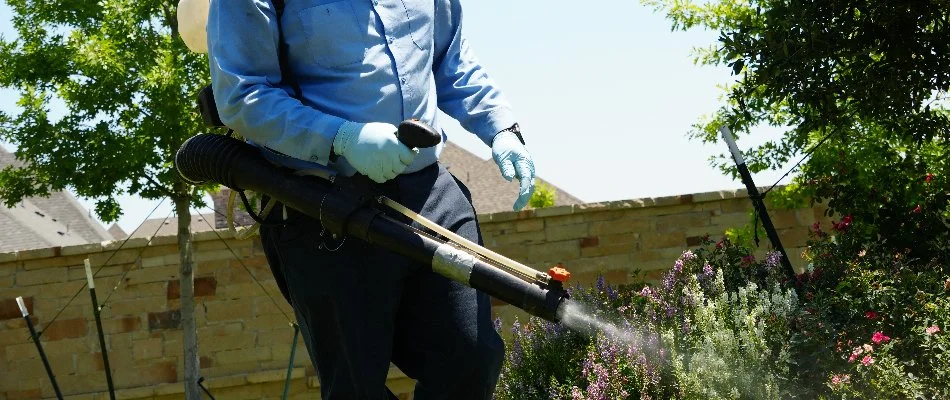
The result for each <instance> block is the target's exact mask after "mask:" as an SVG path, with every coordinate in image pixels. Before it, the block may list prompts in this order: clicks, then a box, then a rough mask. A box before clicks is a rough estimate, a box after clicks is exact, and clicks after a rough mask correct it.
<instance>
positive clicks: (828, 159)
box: [642, 0, 950, 256]
mask: <svg viewBox="0 0 950 400" xmlns="http://www.w3.org/2000/svg"><path fill="white" fill-rule="evenodd" d="M642 2H643V3H644V4H647V5H650V6H653V7H655V8H656V9H657V10H659V11H662V12H665V13H666V16H667V18H669V19H670V20H671V21H672V25H673V28H674V29H681V30H686V29H691V28H705V29H713V30H717V31H719V32H720V35H719V40H718V43H716V44H715V45H712V46H710V47H708V48H703V49H698V50H697V53H696V61H697V62H698V63H700V64H706V65H720V66H728V67H729V68H731V70H732V72H733V75H734V76H735V77H736V81H735V83H733V84H731V85H729V86H728V87H726V96H725V98H724V100H723V103H722V105H721V107H720V108H719V109H718V110H717V111H716V112H715V113H714V114H713V115H712V116H711V117H709V118H706V119H704V120H702V121H700V122H699V123H697V124H696V125H695V126H694V128H695V129H694V130H693V132H691V136H692V137H693V138H695V139H699V140H703V141H707V142H714V141H716V140H717V129H718V127H719V126H722V125H727V126H729V127H731V128H732V129H733V130H734V131H736V132H737V133H739V134H742V133H743V132H749V131H754V130H755V128H756V127H759V126H763V125H770V126H774V127H779V128H781V129H784V130H785V132H784V134H783V135H782V137H781V138H780V139H777V140H772V141H768V142H766V143H765V144H763V145H760V146H757V147H755V148H752V149H749V150H747V151H745V152H744V155H745V157H746V159H747V163H748V165H749V168H750V170H752V171H753V172H756V171H761V170H763V169H768V168H772V169H777V168H780V167H781V166H783V165H785V164H786V163H788V162H789V161H791V160H792V159H793V158H794V157H797V156H799V155H801V154H803V153H806V152H808V151H812V150H813V151H814V152H813V153H811V154H810V158H809V159H808V162H807V163H806V164H804V166H803V167H802V170H801V173H800V174H799V175H798V176H797V177H796V180H795V181H794V183H793V184H792V185H790V188H789V190H788V191H787V193H785V194H784V196H786V199H788V198H789V196H791V197H796V196H792V195H797V197H798V198H800V199H801V198H806V197H810V198H812V199H814V200H816V201H821V200H828V205H829V207H830V211H832V212H837V213H839V214H842V215H847V214H851V215H853V216H854V218H855V219H856V220H860V221H862V222H866V223H867V224H865V226H868V227H869V228H868V229H867V232H865V233H866V234H867V235H868V237H872V238H874V237H876V238H878V239H881V240H884V241H886V242H888V243H890V244H891V245H893V246H894V248H901V249H903V247H902V246H906V247H908V248H911V249H917V250H920V252H919V253H918V254H917V255H920V256H928V255H932V254H933V252H935V251H940V250H941V249H942V248H943V247H946V245H945V244H946V243H947V242H948V240H947V239H948V238H947V235H948V233H947V232H948V231H950V226H948V223H947V221H948V218H950V206H948V193H950V179H947V178H948V177H947V176H946V174H947V172H946V171H950V143H948V141H950V112H948V101H947V100H948V90H950V1H946V0H914V1H875V0H849V1H842V0H833V1H827V0H811V1H791V0H749V1H737V0H711V1H691V0H642ZM715 163H716V164H718V165H719V167H720V168H722V169H723V170H724V171H734V166H733V165H731V164H732V162H731V160H729V159H727V158H726V157H718V158H717V161H715ZM733 173H734V172H733ZM788 192H791V194H790V193H788ZM933 235H938V236H941V237H942V238H941V239H940V240H939V241H942V243H944V244H943V245H941V244H939V243H937V242H935V241H933V240H917V239H918V238H921V237H923V238H925V239H928V238H930V239H932V238H933V237H934V236H933Z"/></svg>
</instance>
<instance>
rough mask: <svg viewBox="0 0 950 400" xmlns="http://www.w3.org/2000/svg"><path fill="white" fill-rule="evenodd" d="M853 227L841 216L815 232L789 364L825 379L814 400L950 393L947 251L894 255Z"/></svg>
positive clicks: (949, 268)
mask: <svg viewBox="0 0 950 400" xmlns="http://www.w3.org/2000/svg"><path fill="white" fill-rule="evenodd" d="M860 225H861V223H860V222H858V221H857V220H855V219H853V218H852V217H850V216H845V217H844V218H842V220H841V221H835V222H834V223H833V225H832V228H831V229H830V230H825V229H822V227H821V226H820V225H816V226H814V227H813V229H812V235H813V238H812V241H811V242H810V246H809V248H808V251H807V252H806V253H805V256H806V257H807V258H808V260H809V262H810V264H809V268H808V269H809V270H808V272H807V273H805V274H802V275H801V276H799V277H798V280H797V282H796V285H797V287H798V288H799V289H798V290H799V292H800V293H802V297H803V299H804V301H803V306H804V307H806V314H805V316H804V318H802V320H801V323H800V327H799V329H798V331H797V333H796V335H795V336H796V337H795V341H796V345H795V348H796V358H798V359H799V362H801V363H808V365H811V366H812V367H811V368H807V369H800V370H798V374H799V378H800V379H802V380H806V381H808V380H813V381H818V382H826V383H827V386H826V387H816V388H814V390H815V392H814V395H815V397H819V396H827V397H846V398H877V397H879V396H880V394H881V393H888V395H889V396H890V397H892V398H948V397H950V338H948V337H947V336H946V334H945V332H943V331H944V330H946V329H947V327H948V326H950V296H948V292H950V253H947V252H944V253H942V255H940V256H939V257H936V258H932V259H920V258H914V257H912V256H910V255H909V252H906V251H902V252H894V251H893V250H892V249H891V247H890V246H885V245H883V244H880V243H875V242H867V241H865V240H864V239H863V236H862V235H860V234H859V233H860V232H861V231H862V227H861V226H860ZM944 245H946V243H944Z"/></svg>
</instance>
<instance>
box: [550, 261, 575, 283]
mask: <svg viewBox="0 0 950 400" xmlns="http://www.w3.org/2000/svg"><path fill="white" fill-rule="evenodd" d="M548 276H550V277H551V280H553V281H557V282H561V283H564V282H567V279H568V278H570V277H571V273H570V272H568V270H567V269H566V268H564V264H561V263H558V264H557V265H555V266H553V267H551V269H549V270H548Z"/></svg>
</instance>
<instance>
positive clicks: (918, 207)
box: [913, 204, 922, 214]
mask: <svg viewBox="0 0 950 400" xmlns="http://www.w3.org/2000/svg"><path fill="white" fill-rule="evenodd" d="M921 210H922V209H921V208H920V204H918V205H917V207H914V211H913V213H914V214H920V211H921Z"/></svg>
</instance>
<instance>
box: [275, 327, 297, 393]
mask: <svg viewBox="0 0 950 400" xmlns="http://www.w3.org/2000/svg"><path fill="white" fill-rule="evenodd" d="M290 325H291V326H293V327H294V343H293V344H292V345H290V361H288V362H287V380H285V381H284V395H283V396H281V397H280V398H281V400H287V394H288V393H290V378H291V375H293V372H294V355H295V354H297V337H298V336H300V326H299V325H297V323H296V322H294V323H291V324H290Z"/></svg>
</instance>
